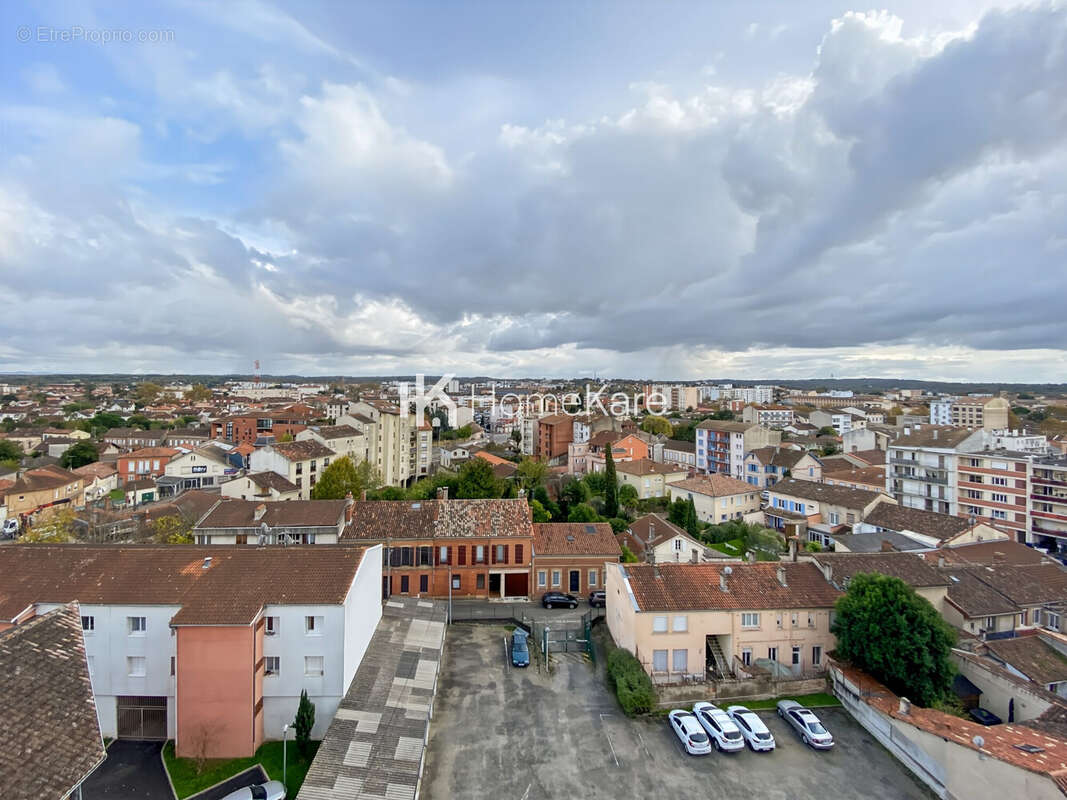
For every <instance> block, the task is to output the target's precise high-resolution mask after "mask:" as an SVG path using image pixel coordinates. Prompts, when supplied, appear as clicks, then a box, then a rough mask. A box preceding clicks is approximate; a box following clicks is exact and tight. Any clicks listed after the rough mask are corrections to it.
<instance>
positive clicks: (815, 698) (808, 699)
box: [731, 692, 841, 711]
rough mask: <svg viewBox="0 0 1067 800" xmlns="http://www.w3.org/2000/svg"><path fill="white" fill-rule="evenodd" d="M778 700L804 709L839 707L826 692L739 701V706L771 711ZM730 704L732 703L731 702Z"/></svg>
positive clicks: (834, 699) (838, 701)
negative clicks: (791, 701)
mask: <svg viewBox="0 0 1067 800" xmlns="http://www.w3.org/2000/svg"><path fill="white" fill-rule="evenodd" d="M779 700H796V701H797V702H798V703H800V704H801V705H802V706H804V707H805V708H825V707H827V706H839V705H841V701H840V700H838V699H837V698H836V697H834V696H833V695H832V694H827V693H826V692H816V693H815V694H802V695H799V696H796V697H775V698H772V699H770V700H747V701H746V700H739V701H738V703H739V704H740V705H743V706H745V707H746V708H750V709H752V710H753V711H756V710H760V709H768V708H770V709H773V708H774V707H775V706H777V705H778V701H779ZM731 702H732V701H731Z"/></svg>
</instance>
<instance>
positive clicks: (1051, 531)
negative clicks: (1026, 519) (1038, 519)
mask: <svg viewBox="0 0 1067 800" xmlns="http://www.w3.org/2000/svg"><path fill="white" fill-rule="evenodd" d="M1030 530H1031V532H1033V533H1043V534H1045V535H1046V536H1059V537H1061V538H1064V539H1067V529H1065V530H1057V529H1056V528H1046V527H1044V526H1042V525H1037V524H1031V525H1030Z"/></svg>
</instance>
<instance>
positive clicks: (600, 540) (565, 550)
mask: <svg viewBox="0 0 1067 800" xmlns="http://www.w3.org/2000/svg"><path fill="white" fill-rule="evenodd" d="M533 535H534V540H533V541H534V544H533V547H534V550H533V552H534V556H548V555H568V556H571V555H573V556H600V555H602V556H606V557H609V558H612V559H616V560H617V559H618V558H619V556H620V555H621V554H622V549H621V548H620V547H619V543H618V542H617V541H615V533H614V531H612V529H611V526H610V525H608V524H607V523H606V522H595V523H592V522H542V523H537V524H535V525H534V526H533Z"/></svg>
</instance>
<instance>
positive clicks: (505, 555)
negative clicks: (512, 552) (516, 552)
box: [503, 545, 508, 564]
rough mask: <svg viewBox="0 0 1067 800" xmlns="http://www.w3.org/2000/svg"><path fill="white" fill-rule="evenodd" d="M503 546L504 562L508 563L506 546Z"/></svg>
mask: <svg viewBox="0 0 1067 800" xmlns="http://www.w3.org/2000/svg"><path fill="white" fill-rule="evenodd" d="M503 547H504V563H505V564H507V563H508V546H507V545H504V546H503Z"/></svg>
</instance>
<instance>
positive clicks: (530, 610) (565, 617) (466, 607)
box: [442, 598, 601, 623]
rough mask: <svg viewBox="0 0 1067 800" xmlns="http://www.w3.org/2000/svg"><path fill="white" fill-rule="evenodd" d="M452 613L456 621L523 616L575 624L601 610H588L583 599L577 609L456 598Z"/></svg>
mask: <svg viewBox="0 0 1067 800" xmlns="http://www.w3.org/2000/svg"><path fill="white" fill-rule="evenodd" d="M442 602H443V603H444V605H446V606H447V605H448V601H447V600H444V601H442ZM452 606H453V612H452V615H453V617H455V618H456V619H461V620H474V619H477V620H485V621H491V620H493V619H500V620H501V621H502V622H503V621H504V618H506V617H513V618H515V619H519V618H521V617H522V616H523V615H525V616H526V618H527V619H532V620H536V621H538V622H549V623H551V622H559V621H569V622H577V621H578V620H580V619H581V618H582V615H583V614H588V613H589V612H590V611H591V610H592V611H596V612H597V613H600V612H601V609H599V608H598V609H590V608H589V603H587V602H586V600H585V598H579V599H578V607H577V608H573V609H572V608H545V607H544V606H542V605H541V603H540V601H531V602H528V603H522V602H520V603H506V602H499V601H495V600H492V601H491V600H472V599H466V598H464V599H459V598H456V599H454V600H453V601H452Z"/></svg>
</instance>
